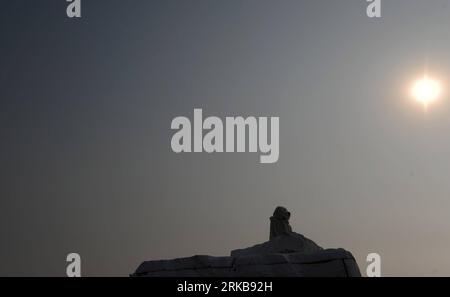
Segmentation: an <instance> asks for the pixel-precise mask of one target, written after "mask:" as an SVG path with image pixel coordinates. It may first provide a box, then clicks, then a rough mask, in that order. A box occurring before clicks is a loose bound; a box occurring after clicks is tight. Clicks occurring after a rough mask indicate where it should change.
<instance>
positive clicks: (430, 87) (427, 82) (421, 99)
mask: <svg viewBox="0 0 450 297" xmlns="http://www.w3.org/2000/svg"><path fill="white" fill-rule="evenodd" d="M440 94H441V84H440V83H439V81H437V80H434V79H432V78H429V77H427V76H425V77H423V78H422V79H419V80H417V81H416V82H415V83H414V86H413V88H412V95H413V97H414V99H415V100H416V101H417V102H418V103H421V104H422V105H423V106H424V107H425V108H427V107H428V105H430V104H431V103H433V102H434V101H436V100H438V99H439V95H440Z"/></svg>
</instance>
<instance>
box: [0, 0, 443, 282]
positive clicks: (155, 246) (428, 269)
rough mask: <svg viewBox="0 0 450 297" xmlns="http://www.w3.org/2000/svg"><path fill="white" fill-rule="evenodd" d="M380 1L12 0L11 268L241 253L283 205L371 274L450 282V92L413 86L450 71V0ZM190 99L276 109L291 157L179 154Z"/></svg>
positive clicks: (49, 269) (5, 49)
mask: <svg viewBox="0 0 450 297" xmlns="http://www.w3.org/2000/svg"><path fill="white" fill-rule="evenodd" d="M382 2H383V3H382V5H383V6H382V18H381V19H379V20H373V19H369V18H367V16H366V14H365V10H366V5H367V3H366V2H365V1H363V0H345V1H344V0H340V1H331V0H329V1H319V0H310V1H301V0H276V1H275V0H270V1H266V0H245V1H243V0H239V1H238V0H226V1H225V0H221V1H219V0H214V1H212V0H195V1H194V0H183V1H181V0H177V1H172V0H162V1H144V0H139V1H138V0H134V1H118V0H109V1H106V0H105V1H101V0H89V1H83V2H82V3H83V7H82V9H83V12H82V13H83V17H82V19H81V20H71V19H68V18H67V17H66V15H65V7H66V5H67V3H66V2H65V1H63V0H48V1H24V0H14V1H6V0H0V65H1V66H0V98H1V100H0V121H1V125H0V137H1V154H0V176H1V187H0V197H1V200H0V238H1V239H0V240H1V244H0V259H1V262H2V265H0V275H64V274H65V267H66V262H65V258H66V255H67V254H68V253H70V252H78V253H79V254H80V255H81V257H82V272H83V274H84V275H88V276H99V275H128V274H129V273H132V272H133V271H134V270H135V268H136V267H137V265H139V264H140V263H141V262H142V261H144V260H152V259H162V258H176V257H184V256H191V255H194V254H210V255H228V254H229V252H230V250H232V249H235V248H242V247H247V246H250V245H253V244H257V243H260V242H263V241H265V240H267V239H268V236H269V216H270V215H271V213H272V211H273V209H274V208H275V206H277V205H284V206H286V207H287V208H288V209H289V210H290V211H291V212H292V218H291V225H292V227H293V229H294V231H296V232H299V233H302V234H304V235H305V236H307V237H309V238H311V239H313V240H314V241H316V242H317V243H318V244H320V245H321V246H324V247H330V248H331V247H344V248H346V249H348V250H350V251H351V252H352V253H353V254H354V255H355V256H356V258H357V260H358V263H359V265H360V268H361V270H362V271H363V272H365V268H366V264H365V257H366V255H367V254H368V253H370V252H377V253H379V254H380V255H381V257H382V272H383V274H384V275H388V276H394V275H398V276H400V275H402V276H408V275H450V258H448V256H447V252H448V250H449V248H450V236H449V235H450V219H449V214H448V213H449V211H450V183H449V180H448V177H449V176H450V136H449V135H450V134H449V131H450V104H449V102H448V100H442V101H441V102H439V103H438V104H435V105H433V106H430V108H429V110H428V112H427V113H426V114H425V113H424V111H423V110H422V109H421V108H420V106H418V105H417V104H414V103H413V102H412V101H411V99H410V98H409V96H408V89H409V87H410V84H411V83H412V82H413V81H414V79H416V78H417V77H420V76H421V75H422V74H423V71H424V69H425V67H427V68H428V71H429V73H431V74H432V75H434V76H435V77H437V78H439V79H440V80H441V81H442V82H443V84H444V89H445V86H446V82H448V81H449V80H450V70H449V69H450V40H449V36H450V3H449V2H448V0H427V1H425V0H421V1H419V0H396V1H389V0H385V1H382ZM449 85H450V83H448V84H447V86H449ZM443 95H444V96H443V99H449V98H448V96H447V93H446V92H445V91H444V94H443ZM194 108H203V112H204V114H205V116H209V115H215V116H220V117H225V116H237V115H241V116H277V117H280V159H279V161H278V163H276V164H272V165H269V164H268V165H263V164H260V163H259V154H249V153H242V154H237V153H235V154H213V155H209V154H180V155H177V154H175V153H173V152H172V151H171V147H170V139H171V136H172V134H173V131H171V130H170V123H171V121H172V119H173V118H174V117H176V116H188V117H190V118H192V116H193V109H194Z"/></svg>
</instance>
